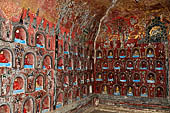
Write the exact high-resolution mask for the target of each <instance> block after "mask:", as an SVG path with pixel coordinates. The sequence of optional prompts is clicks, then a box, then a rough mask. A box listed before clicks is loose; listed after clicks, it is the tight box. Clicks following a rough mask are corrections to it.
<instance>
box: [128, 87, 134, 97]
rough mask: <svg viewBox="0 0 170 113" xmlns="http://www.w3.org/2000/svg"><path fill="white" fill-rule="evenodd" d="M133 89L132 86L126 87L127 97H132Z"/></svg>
mask: <svg viewBox="0 0 170 113" xmlns="http://www.w3.org/2000/svg"><path fill="white" fill-rule="evenodd" d="M133 90H134V89H133V87H132V86H128V87H127V96H133V95H134V94H133V92H134V91H133Z"/></svg>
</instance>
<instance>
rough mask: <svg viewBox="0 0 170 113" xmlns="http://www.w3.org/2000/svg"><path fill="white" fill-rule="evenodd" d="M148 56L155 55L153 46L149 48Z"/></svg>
mask: <svg viewBox="0 0 170 113" xmlns="http://www.w3.org/2000/svg"><path fill="white" fill-rule="evenodd" d="M147 57H154V53H153V49H152V48H149V49H148V50H147Z"/></svg>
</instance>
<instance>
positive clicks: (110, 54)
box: [107, 50, 113, 58]
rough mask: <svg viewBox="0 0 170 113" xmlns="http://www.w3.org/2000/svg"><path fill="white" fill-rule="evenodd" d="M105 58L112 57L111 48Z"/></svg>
mask: <svg viewBox="0 0 170 113" xmlns="http://www.w3.org/2000/svg"><path fill="white" fill-rule="evenodd" d="M107 58H113V51H112V50H109V51H108V55H107Z"/></svg>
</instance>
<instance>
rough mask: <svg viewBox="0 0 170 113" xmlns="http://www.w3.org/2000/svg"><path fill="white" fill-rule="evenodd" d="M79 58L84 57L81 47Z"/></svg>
mask: <svg viewBox="0 0 170 113" xmlns="http://www.w3.org/2000/svg"><path fill="white" fill-rule="evenodd" d="M80 57H84V48H83V47H81V51H80Z"/></svg>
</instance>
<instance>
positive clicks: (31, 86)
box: [27, 72, 35, 92]
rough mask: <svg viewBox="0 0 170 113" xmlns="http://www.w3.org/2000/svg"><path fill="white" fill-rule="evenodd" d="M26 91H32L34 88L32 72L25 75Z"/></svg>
mask: <svg viewBox="0 0 170 113" xmlns="http://www.w3.org/2000/svg"><path fill="white" fill-rule="evenodd" d="M27 83H28V84H27V92H32V91H34V89H35V84H34V75H33V72H32V73H30V74H28V75H27Z"/></svg>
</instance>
